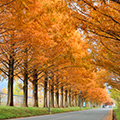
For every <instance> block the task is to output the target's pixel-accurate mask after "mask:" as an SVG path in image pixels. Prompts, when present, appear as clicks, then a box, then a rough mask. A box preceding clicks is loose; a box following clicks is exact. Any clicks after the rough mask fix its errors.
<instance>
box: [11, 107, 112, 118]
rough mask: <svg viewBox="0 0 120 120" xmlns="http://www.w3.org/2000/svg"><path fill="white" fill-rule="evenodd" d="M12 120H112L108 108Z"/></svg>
mask: <svg viewBox="0 0 120 120" xmlns="http://www.w3.org/2000/svg"><path fill="white" fill-rule="evenodd" d="M12 120H112V118H111V110H110V109H109V108H100V109H92V110H84V111H75V112H67V113H59V114H52V115H41V116H35V117H27V118H19V119H12Z"/></svg>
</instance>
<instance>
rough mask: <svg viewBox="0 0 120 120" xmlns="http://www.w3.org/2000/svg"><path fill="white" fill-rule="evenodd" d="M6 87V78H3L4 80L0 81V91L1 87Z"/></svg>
mask: <svg viewBox="0 0 120 120" xmlns="http://www.w3.org/2000/svg"><path fill="white" fill-rule="evenodd" d="M4 87H6V88H7V80H4V81H2V82H1V81H0V91H2V89H3V88H4Z"/></svg>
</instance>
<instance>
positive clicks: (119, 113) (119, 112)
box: [114, 108, 120, 120]
mask: <svg viewBox="0 0 120 120" xmlns="http://www.w3.org/2000/svg"><path fill="white" fill-rule="evenodd" d="M114 111H115V115H116V118H117V119H118V120H120V108H114Z"/></svg>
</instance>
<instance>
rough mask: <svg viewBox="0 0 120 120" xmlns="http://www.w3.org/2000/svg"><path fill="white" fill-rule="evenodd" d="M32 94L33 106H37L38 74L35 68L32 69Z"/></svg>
mask: <svg viewBox="0 0 120 120" xmlns="http://www.w3.org/2000/svg"><path fill="white" fill-rule="evenodd" d="M33 96H34V104H33V106H34V107H38V74H37V70H36V69H34V70H33Z"/></svg>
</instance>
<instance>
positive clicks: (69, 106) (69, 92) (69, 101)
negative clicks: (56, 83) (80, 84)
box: [69, 89, 71, 107]
mask: <svg viewBox="0 0 120 120" xmlns="http://www.w3.org/2000/svg"><path fill="white" fill-rule="evenodd" d="M69 107H71V89H69Z"/></svg>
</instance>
